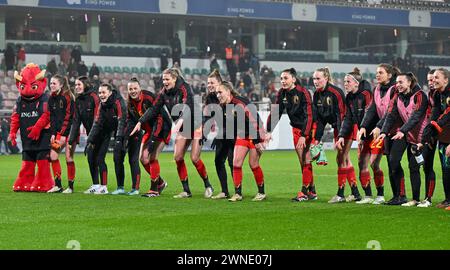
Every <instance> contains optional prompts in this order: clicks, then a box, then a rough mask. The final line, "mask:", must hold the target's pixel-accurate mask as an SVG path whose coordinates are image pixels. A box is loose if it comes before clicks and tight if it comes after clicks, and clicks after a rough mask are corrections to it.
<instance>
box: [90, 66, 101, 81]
mask: <svg viewBox="0 0 450 270" xmlns="http://www.w3.org/2000/svg"><path fill="white" fill-rule="evenodd" d="M95 75H97V77H98V76H100V70H99V69H98V67H97V65H96V64H95V63H92V66H91V69H90V70H89V78H91V79H92V78H94V76H95Z"/></svg>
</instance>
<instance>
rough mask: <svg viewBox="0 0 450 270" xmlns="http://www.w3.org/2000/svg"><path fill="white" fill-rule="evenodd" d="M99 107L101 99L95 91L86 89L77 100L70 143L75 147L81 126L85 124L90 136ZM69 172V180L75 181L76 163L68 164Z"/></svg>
mask: <svg viewBox="0 0 450 270" xmlns="http://www.w3.org/2000/svg"><path fill="white" fill-rule="evenodd" d="M99 107H100V99H99V97H98V94H97V93H96V92H95V91H94V90H93V89H86V90H85V92H83V93H81V94H79V95H78V96H77V98H76V99H75V112H74V115H73V122H72V127H71V129H70V136H69V141H68V143H69V144H70V145H72V146H73V147H75V145H76V144H78V143H79V140H80V125H81V124H83V127H84V128H85V129H86V134H87V135H89V132H90V131H91V128H92V125H93V124H94V118H95V115H96V114H97V113H98V110H99ZM67 172H68V178H69V179H75V164H74V162H70V163H67Z"/></svg>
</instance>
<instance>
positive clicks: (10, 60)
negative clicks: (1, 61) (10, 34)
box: [4, 45, 16, 71]
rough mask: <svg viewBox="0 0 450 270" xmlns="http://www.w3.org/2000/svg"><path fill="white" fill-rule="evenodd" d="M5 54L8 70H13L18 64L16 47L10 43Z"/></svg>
mask: <svg viewBox="0 0 450 270" xmlns="http://www.w3.org/2000/svg"><path fill="white" fill-rule="evenodd" d="M4 56H5V65H6V71H8V70H13V69H14V66H15V64H16V54H15V53H14V49H13V47H12V46H11V45H8V47H6V50H5V52H4Z"/></svg>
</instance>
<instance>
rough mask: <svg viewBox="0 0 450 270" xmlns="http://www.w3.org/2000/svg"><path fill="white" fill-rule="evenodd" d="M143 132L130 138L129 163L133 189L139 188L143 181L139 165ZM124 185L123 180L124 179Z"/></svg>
mask: <svg viewBox="0 0 450 270" xmlns="http://www.w3.org/2000/svg"><path fill="white" fill-rule="evenodd" d="M141 140H142V134H141V133H139V135H134V136H132V137H130V138H129V139H128V163H129V164H130V171H131V181H132V187H131V188H133V189H139V184H140V181H141V168H140V167H139V150H140V148H141ZM122 186H123V181H122Z"/></svg>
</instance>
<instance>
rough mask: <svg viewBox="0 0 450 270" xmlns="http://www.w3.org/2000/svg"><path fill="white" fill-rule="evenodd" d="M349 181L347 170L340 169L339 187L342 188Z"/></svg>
mask: <svg viewBox="0 0 450 270" xmlns="http://www.w3.org/2000/svg"><path fill="white" fill-rule="evenodd" d="M346 181H347V168H338V186H339V188H342V187H344V186H345V182H346Z"/></svg>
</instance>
